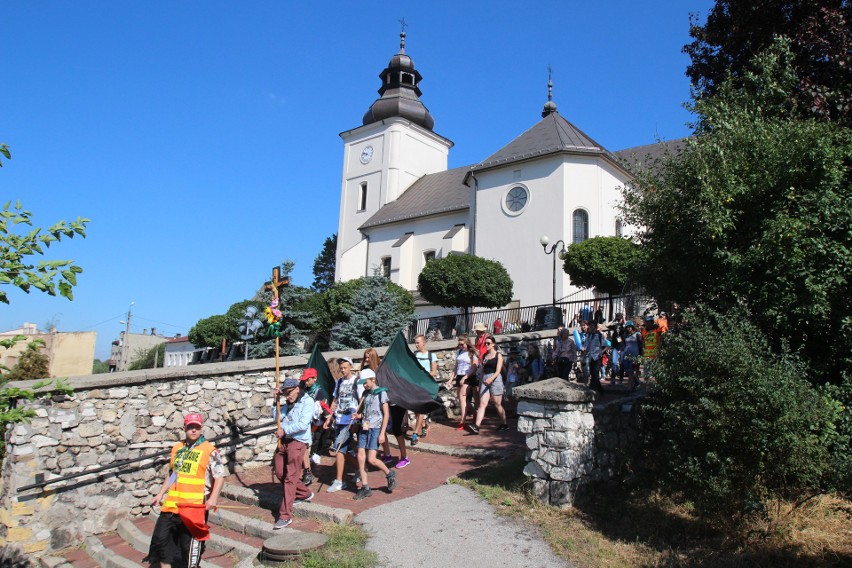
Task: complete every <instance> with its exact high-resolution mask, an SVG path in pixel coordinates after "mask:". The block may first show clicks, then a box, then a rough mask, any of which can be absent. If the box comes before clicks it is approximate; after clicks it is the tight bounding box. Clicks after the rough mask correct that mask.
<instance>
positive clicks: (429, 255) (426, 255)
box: [423, 250, 435, 264]
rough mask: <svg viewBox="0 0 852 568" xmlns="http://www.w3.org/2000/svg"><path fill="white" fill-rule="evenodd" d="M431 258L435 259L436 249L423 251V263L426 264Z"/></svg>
mask: <svg viewBox="0 0 852 568" xmlns="http://www.w3.org/2000/svg"><path fill="white" fill-rule="evenodd" d="M430 260H435V251H433V250H427V251H426V252H424V253H423V264H426V263H427V262H429V261H430Z"/></svg>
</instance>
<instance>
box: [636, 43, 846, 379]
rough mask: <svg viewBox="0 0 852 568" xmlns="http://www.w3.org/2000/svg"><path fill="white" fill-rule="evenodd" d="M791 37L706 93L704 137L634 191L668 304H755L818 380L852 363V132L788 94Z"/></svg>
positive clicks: (650, 277)
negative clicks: (800, 113)
mask: <svg viewBox="0 0 852 568" xmlns="http://www.w3.org/2000/svg"><path fill="white" fill-rule="evenodd" d="M790 65H791V57H790V53H789V50H788V49H787V47H786V42H785V41H783V40H779V41H777V42H776V43H775V44H773V46H772V48H771V49H770V50H767V52H765V53H763V54H760V55H759V56H758V57H756V58H755V60H754V62H753V63H752V64H751V65H750V66H749V67H748V69H746V70H744V71H743V72H742V73H741V74H740V76H739V77H737V78H730V79H728V80H726V81H725V82H723V83H722V84H721V85H719V87H718V92H717V94H716V95H714V96H713V97H707V98H703V99H700V100H698V101H697V102H696V103H695V104H694V109H695V111H696V112H697V114H698V117H699V121H698V125H697V130H696V135H695V136H694V137H692V138H691V139H690V140H688V142H687V143H686V145H685V146H684V148H683V150H682V151H681V152H680V154H678V155H677V156H676V157H672V158H670V159H669V160H668V161H666V162H665V163H664V164H663V167H662V168H661V169H660V171H659V173H657V174H652V173H648V172H645V173H642V174H640V175H639V177H638V178H637V180H636V182H635V183H633V184H631V185H630V186H628V188H627V189H626V191H625V194H624V197H625V204H626V210H625V217H626V219H627V220H628V221H629V222H631V223H632V224H634V225H636V226H639V227H642V229H641V230H640V232H639V234H638V239H639V242H640V244H641V246H643V247H644V248H645V249H646V253H647V255H648V259H649V260H648V263H647V265H646V266H647V270H646V271H644V273H643V275H642V280H643V284H644V286H645V288H646V290H647V291H648V292H649V293H650V294H651V295H653V296H654V297H655V298H657V300H658V301H661V302H666V301H673V302H678V303H681V304H687V305H689V304H692V305H694V304H696V303H700V302H703V303H706V304H708V305H713V306H714V307H716V308H717V309H720V310H722V311H724V310H725V309H727V308H730V307H733V306H744V307H745V308H746V309H747V310H748V311H749V313H750V314H751V317H753V318H754V320H755V323H756V324H757V325H758V327H759V328H760V329H761V330H763V332H764V333H766V334H767V336H768V337H769V339H770V344H771V345H772V347H773V349H774V350H775V351H776V352H780V350H781V347H782V345H784V344H785V343H787V344H789V345H790V346H791V347H792V348H793V349H794V350H799V349H801V350H802V354H803V355H804V356H805V357H806V359H807V360H808V362H809V364H810V365H809V368H810V369H812V370H813V372H814V377H813V378H814V379H815V380H816V381H818V382H822V381H824V380H831V381H833V382H835V383H837V382H839V381H840V379H841V373H842V371H843V370H845V369H849V368H850V364H852V355H850V354H852V298H850V295H849V293H848V289H849V285H850V283H851V282H852V232H850V231H849V227H850V226H852V208H850V207H849V203H850V202H852V170H850V168H849V164H850V163H852V131H850V129H848V128H844V127H842V126H840V125H839V124H837V123H834V122H829V121H816V120H813V119H801V118H798V117H796V116H795V114H794V112H793V110H792V107H791V106H790V105H789V104H787V103H785V102H779V101H781V99H782V94H783V93H784V92H786V90H787V89H788V88H790V86H791V81H793V80H794V77H795V75H794V73H792V70H791V68H790Z"/></svg>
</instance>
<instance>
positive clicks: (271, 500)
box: [222, 483, 354, 525]
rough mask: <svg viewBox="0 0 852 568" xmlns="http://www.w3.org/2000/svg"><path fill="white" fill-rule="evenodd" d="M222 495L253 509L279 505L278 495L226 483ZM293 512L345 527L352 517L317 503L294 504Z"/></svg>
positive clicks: (349, 512)
mask: <svg viewBox="0 0 852 568" xmlns="http://www.w3.org/2000/svg"><path fill="white" fill-rule="evenodd" d="M222 495H223V496H224V497H227V498H228V499H231V500H233V501H236V502H238V503H243V504H244V505H254V506H255V507H261V508H271V509H273V510H274V509H276V508H278V506H279V505H280V504H281V497H279V496H278V495H273V494H271V493H267V492H265V491H254V490H253V489H249V488H248V487H240V486H238V485H231V484H230V483H226V484H225V486H224V487H222ZM293 512H294V513H295V514H296V515H297V516H299V517H305V518H308V519H315V520H318V521H325V522H331V523H337V524H338V525H347V524H349V523H350V522H352V518H353V517H354V514H353V513H352V511H350V510H349V509H338V508H335V507H328V506H326V505H320V504H318V503H296V504H294V505H293Z"/></svg>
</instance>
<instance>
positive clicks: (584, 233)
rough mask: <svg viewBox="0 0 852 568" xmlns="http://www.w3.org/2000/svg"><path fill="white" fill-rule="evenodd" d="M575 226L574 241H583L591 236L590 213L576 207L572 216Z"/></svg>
mask: <svg viewBox="0 0 852 568" xmlns="http://www.w3.org/2000/svg"><path fill="white" fill-rule="evenodd" d="M572 225H573V228H574V239H573V241H572V242H573V243H575V244H576V243H582V242H583V241H585V240H586V239H588V238H589V214H588V213H586V211H585V210H583V209H576V210H575V211H574V215H573V216H572Z"/></svg>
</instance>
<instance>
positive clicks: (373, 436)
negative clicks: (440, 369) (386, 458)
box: [358, 428, 382, 450]
mask: <svg viewBox="0 0 852 568" xmlns="http://www.w3.org/2000/svg"><path fill="white" fill-rule="evenodd" d="M381 431H382V429H381V428H370V429H369V430H361V432H360V433H359V434H358V449H359V450H360V449H362V448H363V449H365V450H378V449H379V434H380V433H381Z"/></svg>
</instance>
